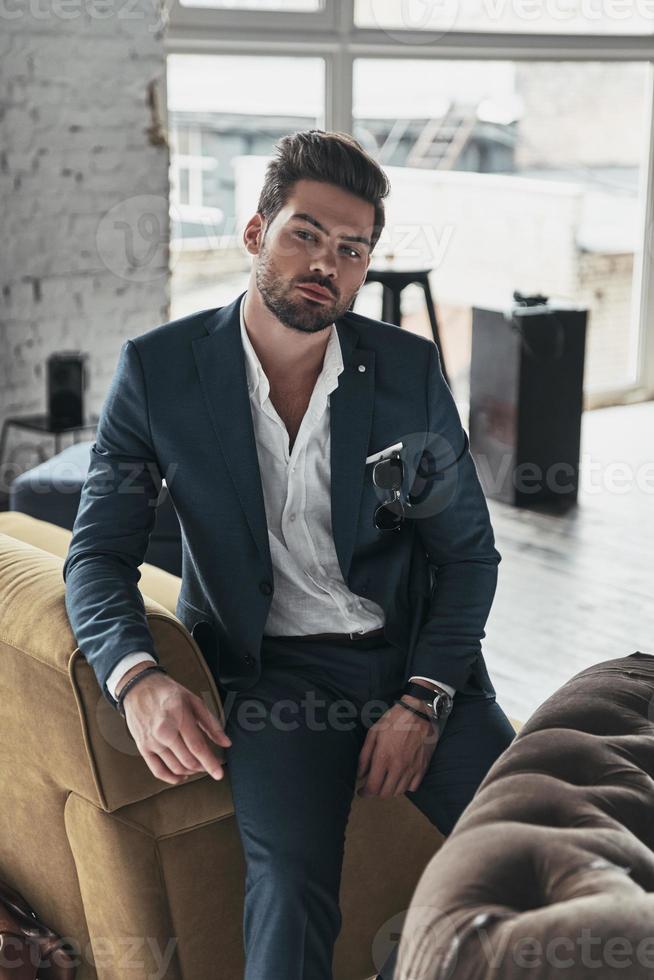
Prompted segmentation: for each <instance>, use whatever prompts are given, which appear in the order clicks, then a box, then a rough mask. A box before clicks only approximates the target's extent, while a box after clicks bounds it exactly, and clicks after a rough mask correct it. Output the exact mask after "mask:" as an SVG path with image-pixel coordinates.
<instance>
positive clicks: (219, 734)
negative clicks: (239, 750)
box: [195, 702, 232, 747]
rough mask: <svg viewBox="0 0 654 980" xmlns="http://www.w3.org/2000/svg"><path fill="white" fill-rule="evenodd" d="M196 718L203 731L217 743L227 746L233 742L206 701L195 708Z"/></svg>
mask: <svg viewBox="0 0 654 980" xmlns="http://www.w3.org/2000/svg"><path fill="white" fill-rule="evenodd" d="M195 713H196V718H197V722H198V725H199V726H200V728H201V729H202V731H203V732H206V734H207V735H208V736H209V738H211V739H212V740H213V741H214V742H215V743H216V745H221V746H224V747H227V746H229V745H231V744H232V740H231V738H230V737H229V735H228V734H227V732H226V731H225V729H224V728H223V726H222V725H221V723H220V722H219V721H218V719H217V718H216V717H215V716H214V715H212V713H211V712H210V711H209V709H208V708H207V706H206V705H205V704H204V702H201V703H200V704H198V705H197V706H196V708H195Z"/></svg>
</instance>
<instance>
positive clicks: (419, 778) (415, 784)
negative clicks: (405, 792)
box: [407, 772, 424, 793]
mask: <svg viewBox="0 0 654 980" xmlns="http://www.w3.org/2000/svg"><path fill="white" fill-rule="evenodd" d="M423 776H424V773H422V772H417V773H416V774H415V776H414V777H413V779H412V780H411V782H410V783H409V785H408V786H407V789H409V790H411V792H412V793H413V792H414V791H415V790H417V789H418V786H420V783H421V782H422V779H423Z"/></svg>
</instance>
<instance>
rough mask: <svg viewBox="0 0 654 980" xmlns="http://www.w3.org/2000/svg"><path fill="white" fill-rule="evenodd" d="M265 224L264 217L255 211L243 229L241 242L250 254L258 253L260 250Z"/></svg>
mask: <svg viewBox="0 0 654 980" xmlns="http://www.w3.org/2000/svg"><path fill="white" fill-rule="evenodd" d="M265 224H266V219H265V218H264V217H263V215H262V214H260V213H259V212H258V211H257V212H256V214H253V215H252V217H251V218H250V220H249V221H248V223H247V224H246V226H245V228H244V229H243V244H244V245H245V247H246V249H247V250H248V252H249V253H250V255H258V254H259V252H260V251H261V243H262V241H263V235H264V230H265Z"/></svg>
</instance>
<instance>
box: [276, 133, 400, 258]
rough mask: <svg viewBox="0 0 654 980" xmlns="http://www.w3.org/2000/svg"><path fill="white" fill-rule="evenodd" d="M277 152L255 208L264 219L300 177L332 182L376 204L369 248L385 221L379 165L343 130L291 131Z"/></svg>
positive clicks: (385, 186) (382, 176) (383, 177)
mask: <svg viewBox="0 0 654 980" xmlns="http://www.w3.org/2000/svg"><path fill="white" fill-rule="evenodd" d="M275 149H276V150H277V154H276V156H275V157H274V158H273V159H272V160H271V161H270V163H269V164H268V166H267V168H266V176H265V179H264V183H263V187H262V188H261V194H260V195H259V203H258V204H257V211H258V212H259V213H260V214H262V215H263V216H264V218H265V219H266V220H267V222H268V223H270V222H271V221H273V219H274V218H275V216H276V215H277V214H279V212H280V211H281V209H282V208H283V207H284V205H285V204H286V201H287V200H288V197H289V194H290V192H291V190H292V188H293V185H294V184H295V182H296V181H298V180H319V181H323V182H324V183H328V184H335V185H336V186H337V187H342V188H343V190H345V191H349V192H350V193H351V194H356V196H357V197H361V198H363V200H364V201H368V202H369V203H370V204H372V205H374V208H375V223H374V227H373V233H372V237H371V240H370V242H371V251H372V249H373V248H374V247H375V245H376V244H377V241H378V239H379V236H380V235H381V233H382V230H383V228H384V223H385V220H386V217H385V211H384V198H385V197H387V196H388V194H389V192H390V189H391V186H390V183H389V181H388V177H387V176H386V174H385V173H384V171H383V170H382V169H381V167H380V166H379V164H378V163H377V162H376V161H375V160H373V158H372V157H371V156H370V155H369V154H368V153H366V151H365V150H364V149H363V147H362V146H361V144H360V143H358V142H357V140H355V139H354V137H353V136H349V135H348V134H347V133H335V132H326V131H325V130H323V129H307V130H304V131H302V132H297V133H290V134H289V135H288V136H282V138H281V139H280V140H279V142H277V143H276V144H275Z"/></svg>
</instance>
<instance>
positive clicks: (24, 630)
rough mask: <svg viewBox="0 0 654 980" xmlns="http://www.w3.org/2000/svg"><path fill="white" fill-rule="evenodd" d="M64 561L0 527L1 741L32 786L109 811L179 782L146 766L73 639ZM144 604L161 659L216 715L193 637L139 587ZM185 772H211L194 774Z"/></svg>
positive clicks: (212, 689)
mask: <svg viewBox="0 0 654 980" xmlns="http://www.w3.org/2000/svg"><path fill="white" fill-rule="evenodd" d="M62 564H63V562H62V559H60V558H57V557H55V556H54V555H50V554H48V553H46V552H44V551H42V550H41V549H39V548H35V547H33V546H32V545H29V544H26V543H25V542H22V541H18V540H16V539H14V538H11V537H9V536H8V535H5V534H0V624H1V626H0V656H2V666H0V698H1V699H2V705H3V712H2V729H3V745H4V746H5V751H7V752H8V753H9V754H10V755H11V756H12V757H13V758H20V762H21V766H22V767H23V769H25V768H27V769H28V770H30V776H31V778H32V779H33V780H35V784H36V785H37V786H38V783H39V781H40V780H45V781H49V782H52V781H54V782H56V783H57V784H58V785H59V786H60V788H61V790H62V792H64V793H68V792H75V793H77V794H79V795H80V796H82V797H84V798H85V799H87V800H89V802H91V803H94V804H95V805H96V806H98V807H101V808H102V809H103V810H105V811H107V812H112V811H114V810H117V809H119V808H120V807H123V806H125V805H127V804H130V803H135V802H137V801H139V800H144V799H147V798H148V797H150V796H154V795H156V794H157V793H161V792H163V791H165V790H169V789H175V788H176V787H175V786H173V785H172V784H170V783H165V782H163V781H162V780H159V779H157V778H156V777H155V776H154V775H153V774H152V773H151V771H150V769H149V768H148V766H147V764H146V763H145V760H144V759H143V758H142V757H141V755H140V753H139V751H138V749H137V747H136V744H135V743H134V740H133V738H132V736H131V734H130V732H129V729H128V728H127V725H126V722H125V720H124V719H123V718H122V717H121V716H120V715H119V714H118V712H117V711H116V710H115V709H114V708H112V706H111V705H110V704H109V703H108V701H107V699H106V698H105V697H104V696H103V694H102V692H101V691H100V688H99V686H98V683H97V679H96V677H95V674H94V672H93V670H92V669H91V667H90V665H89V664H88V663H87V661H86V659H85V658H84V656H83V654H82V653H81V652H80V650H79V649H78V648H77V645H76V642H75V637H74V635H73V632H72V630H71V627H70V623H69V621H68V616H67V614H66V607H65V602H64V594H65V585H64V582H63V578H62V574H61V569H62ZM144 604H145V610H146V615H147V619H148V625H149V628H150V630H151V632H152V636H153V639H154V643H155V648H156V651H157V656H158V657H159V660H160V663H161V664H162V666H164V667H166V669H167V670H168V672H169V673H170V675H171V676H172V677H174V678H175V680H177V681H179V683H181V684H183V685H184V686H185V687H187V688H188V689H189V690H191V691H193V693H194V694H197V695H198V696H199V697H201V698H202V699H203V701H204V702H205V704H206V705H207V707H208V708H209V710H210V711H212V713H213V714H214V715H215V716H216V717H217V718H218V719H219V720H220V721H221V722H222V721H223V720H224V717H223V711H222V705H221V702H220V696H219V694H218V691H217V688H216V685H215V682H214V680H213V677H212V676H211V673H210V671H209V668H208V666H207V664H206V661H205V660H204V658H203V656H202V654H201V652H200V649H199V647H198V646H197V644H196V642H195V640H194V639H193V638H192V636H191V635H190V634H189V633H188V631H187V630H186V628H185V626H184V625H183V624H182V623H181V622H180V621H179V620H178V619H177V618H176V617H175V616H174V615H173V614H172V613H171V612H169V611H168V610H166V609H165V608H164V607H163V606H161V605H159V603H157V602H155V601H154V600H152V599H150V598H148V597H147V596H144ZM215 749H216V752H217V753H218V754H220V753H221V750H220V749H219V748H218V747H217V746H216V747H215ZM191 779H193V780H195V779H211V777H210V776H209V775H208V774H204V775H203V774H201V773H198V774H197V775H196V776H193V777H191ZM189 781H190V780H189Z"/></svg>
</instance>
